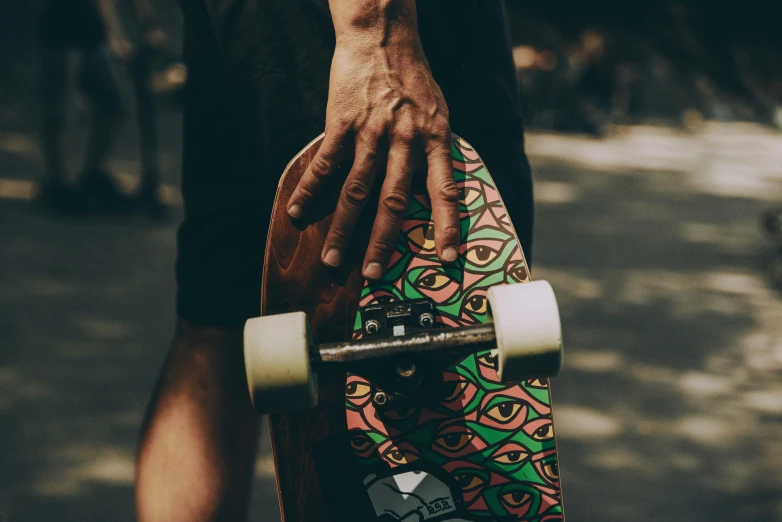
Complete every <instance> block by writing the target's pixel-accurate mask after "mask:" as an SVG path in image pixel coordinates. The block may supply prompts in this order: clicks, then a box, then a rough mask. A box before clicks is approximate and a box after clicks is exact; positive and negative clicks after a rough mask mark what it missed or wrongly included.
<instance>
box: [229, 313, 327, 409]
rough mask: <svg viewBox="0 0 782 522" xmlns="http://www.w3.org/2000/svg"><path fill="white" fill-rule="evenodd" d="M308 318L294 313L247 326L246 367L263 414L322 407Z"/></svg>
mask: <svg viewBox="0 0 782 522" xmlns="http://www.w3.org/2000/svg"><path fill="white" fill-rule="evenodd" d="M311 345H312V339H311V336H310V331H309V325H308V323H307V315H306V314H304V313H303V312H293V313H289V314H281V315H268V316H265V317H256V318H254V319H250V320H248V321H247V323H245V325H244V365H245V369H246V371H247V384H248V386H249V388H250V397H251V399H252V401H253V405H254V406H255V409H256V410H257V411H258V412H259V413H283V412H287V411H296V410H306V409H309V408H314V407H315V406H317V405H318V377H317V374H314V373H313V372H312V367H311V365H310V354H309V349H310V346H311Z"/></svg>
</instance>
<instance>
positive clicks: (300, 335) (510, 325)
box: [244, 281, 562, 413]
mask: <svg viewBox="0 0 782 522" xmlns="http://www.w3.org/2000/svg"><path fill="white" fill-rule="evenodd" d="M488 300H489V306H490V309H491V318H492V320H491V321H490V322H488V323H485V324H477V325H474V326H465V327H460V328H439V327H436V326H437V321H436V312H435V308H434V306H433V304H432V303H431V302H430V301H429V300H427V299H417V300H412V301H400V302H391V303H385V304H377V305H370V306H367V307H364V308H362V309H361V318H362V321H363V331H364V334H365V335H364V337H363V338H361V339H358V340H353V341H347V342H338V343H325V344H314V343H312V340H311V337H310V332H309V327H308V323H307V317H306V315H305V314H304V313H302V312H293V313H288V314H281V315H276V316H265V317H259V318H254V319H250V320H249V321H247V324H246V325H245V329H244V347H245V366H246V370H247V380H248V384H249V386H250V395H251V397H252V399H253V403H254V404H255V407H256V409H258V410H259V411H260V412H262V413H271V412H277V411H288V410H296V409H306V408H310V407H314V406H316V405H317V373H318V372H319V371H325V370H327V369H329V368H335V369H336V368H339V369H340V370H342V371H348V372H355V373H360V374H361V375H362V376H366V377H367V378H369V379H370V380H371V381H372V382H374V383H376V384H377V385H379V388H380V389H381V390H385V391H378V390H376V391H375V393H374V395H373V401H374V402H375V404H376V405H378V406H385V405H386V404H388V403H389V402H391V401H392V400H393V398H394V397H398V396H408V395H409V396H414V395H420V394H426V393H428V392H429V391H430V390H431V386H434V385H435V383H432V382H431V381H432V379H427V375H428V374H429V373H430V372H429V368H431V367H437V366H438V364H440V363H439V361H442V364H446V361H451V362H452V361H454V360H455V359H456V358H458V357H459V356H462V357H464V356H467V355H469V354H472V353H477V352H482V351H487V350H491V351H492V354H493V355H494V357H495V361H496V363H495V364H496V367H497V372H498V374H499V376H500V378H501V379H502V380H503V381H505V382H518V381H522V380H524V379H529V378H532V377H550V376H554V375H556V374H557V373H559V370H560V369H561V366H562V332H561V328H560V320H559V311H558V307H557V303H556V298H555V296H554V292H553V290H552V289H551V286H550V285H549V284H548V283H547V282H545V281H537V282H533V283H527V284H523V285H497V286H494V287H492V288H491V289H489V292H488Z"/></svg>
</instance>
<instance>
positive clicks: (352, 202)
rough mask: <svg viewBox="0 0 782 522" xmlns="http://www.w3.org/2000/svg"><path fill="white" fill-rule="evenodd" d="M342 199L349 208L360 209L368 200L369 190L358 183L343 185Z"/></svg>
mask: <svg viewBox="0 0 782 522" xmlns="http://www.w3.org/2000/svg"><path fill="white" fill-rule="evenodd" d="M342 199H343V201H344V202H345V203H346V204H347V205H348V206H350V207H360V206H363V205H364V203H366V201H367V199H369V188H368V187H367V186H366V184H364V183H361V182H358V181H349V182H347V183H345V186H344V187H343V189H342Z"/></svg>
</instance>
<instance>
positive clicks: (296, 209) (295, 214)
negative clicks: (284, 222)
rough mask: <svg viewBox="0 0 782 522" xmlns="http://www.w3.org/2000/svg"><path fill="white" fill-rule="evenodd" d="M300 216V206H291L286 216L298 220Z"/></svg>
mask: <svg viewBox="0 0 782 522" xmlns="http://www.w3.org/2000/svg"><path fill="white" fill-rule="evenodd" d="M301 214H302V208H301V205H291V207H290V208H289V209H288V215H289V216H290V217H292V218H294V219H299V218H300V217H301Z"/></svg>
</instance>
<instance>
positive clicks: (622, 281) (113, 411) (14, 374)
mask: <svg viewBox="0 0 782 522" xmlns="http://www.w3.org/2000/svg"><path fill="white" fill-rule="evenodd" d="M6 138H7V137H6ZM25 139H27V140H28V141H25ZM20 140H21V141H20ZM30 140H31V138H30V137H27V138H24V137H18V136H17V139H16V141H13V140H12V141H11V143H16V145H17V146H16V147H8V146H7V144H8V143H9V142H8V140H7V139H6V140H5V141H3V140H0V144H2V143H6V147H5V149H4V150H3V151H2V152H0V154H2V159H3V163H2V164H3V172H2V173H1V175H0V177H2V178H3V179H6V180H7V179H11V180H13V181H16V182H19V183H21V182H29V181H30V180H31V179H33V178H34V177H35V176H37V173H38V172H40V165H38V164H37V163H36V161H37V160H36V159H35V158H36V155H35V153H34V146H32V147H31V146H28V147H25V146H21V148H20V146H19V145H20V144H22V145H24V144H25V143H28V145H29V141H30ZM0 148H2V147H0ZM11 149H13V150H11ZM528 149H529V152H530V156H531V159H532V163H533V165H534V170H535V176H536V180H537V195H536V197H537V200H538V221H537V228H536V234H537V235H536V253H535V259H536V263H537V265H536V266H535V267H534V271H533V275H534V276H535V277H536V278H545V279H548V280H550V281H551V282H552V284H553V285H554V287H555V289H556V290H557V292H558V295H559V299H560V304H561V308H562V313H563V321H564V324H565V329H566V330H565V335H566V342H567V350H568V351H567V355H566V360H565V363H566V368H565V371H564V372H563V373H562V375H561V376H560V377H558V378H557V379H555V380H554V381H553V386H552V388H553V394H554V411H555V419H556V426H557V432H558V441H559V448H560V460H561V468H562V476H563V486H564V499H565V507H566V510H567V512H568V515H569V518H570V520H577V521H595V522H612V521H617V522H618V521H625V520H628V519H633V520H644V521H669V520H689V521H704V522H705V521H713V520H726V521H727V520H757V521H782V503H781V502H780V498H782V481H781V480H780V478H779V477H782V438H780V436H779V433H780V432H782V431H781V430H782V384H780V382H782V381H780V378H779V377H780V373H782V306H780V301H779V297H778V296H777V295H776V294H774V293H773V292H772V291H771V290H769V289H768V288H767V286H766V284H765V282H764V280H763V278H762V276H761V273H760V271H759V267H760V265H761V262H762V259H763V257H764V256H765V255H766V253H767V251H768V250H769V247H768V246H767V245H765V244H764V243H763V240H762V238H761V236H760V234H759V233H758V228H757V219H758V217H757V216H758V214H759V212H760V211H761V210H762V209H764V208H766V207H767V206H769V205H771V204H773V203H776V202H779V201H782V169H780V167H779V165H781V164H782V137H780V136H779V135H777V134H774V133H771V132H768V131H764V130H761V129H759V128H754V127H750V126H738V125H733V126H718V125H714V126H708V127H706V128H704V129H702V131H701V132H699V133H697V134H683V133H679V132H675V131H672V130H670V129H662V128H654V127H636V128H630V129H624V130H621V129H620V130H619V131H618V132H617V133H616V134H614V135H613V136H612V137H611V138H609V139H606V140H602V141H596V140H590V139H586V138H584V139H582V138H579V137H573V136H571V137H563V136H559V135H553V134H550V135H549V134H532V135H530V137H529V140H528ZM25 151H27V152H25ZM129 154H130V153H129ZM120 156H121V155H120ZM11 158H13V161H14V163H11V161H12V159H11ZM6 159H8V161H6ZM167 161H169V168H168V169H167V172H169V178H168V179H167V183H168V184H169V185H171V186H175V185H176V183H177V181H176V176H175V175H174V174H170V173H172V172H176V171H177V170H178V167H177V166H176V161H175V159H170V160H167ZM6 165H14V169H13V171H12V170H10V169H9V168H8V167H6ZM115 167H116V170H118V171H120V172H121V171H122V170H123V169H124V168H125V164H124V163H122V160H119V161H118V162H117V163H116V165H115ZM12 186H16V185H12V184H8V183H5V184H3V183H0V193H2V194H0V236H2V245H3V249H2V252H3V255H2V256H0V288H2V292H1V293H0V310H2V314H0V344H1V345H2V347H3V349H2V351H0V440H2V441H3V451H2V452H0V519H1V520H11V521H13V520H51V519H57V520H59V521H61V522H68V521H76V520H90V519H98V520H100V519H111V520H117V521H131V520H133V519H134V513H133V491H132V479H133V454H134V449H135V443H136V436H137V433H138V429H139V424H140V422H141V418H142V415H143V411H144V407H145V404H146V401H147V398H148V395H149V393H150V390H151V388H152V384H153V382H154V379H155V376H156V373H157V371H158V368H159V366H160V364H161V362H162V359H163V356H164V353H165V349H166V345H167V342H168V339H169V336H170V335H171V333H172V330H173V320H174V301H173V295H174V283H173V268H174V259H175V226H176V221H177V220H178V218H179V217H180V216H179V215H178V213H179V208H178V207H175V209H174V211H175V213H177V216H176V218H175V219H174V220H173V221H172V222H171V223H168V224H165V225H160V226H155V225H150V224H148V223H145V222H143V221H141V220H136V221H133V222H126V223H122V222H113V223H112V222H93V221H85V222H64V221H59V220H53V219H51V218H48V217H46V216H44V215H42V214H40V213H39V212H38V211H37V210H36V209H35V208H34V204H33V203H32V202H31V201H28V200H27V197H28V196H29V194H28V193H26V192H24V191H21V192H20V191H16V192H14V191H13V190H10V189H9V188H8V187H12ZM4 187H5V188H4ZM4 191H5V192H4ZM262 444H263V455H262V456H261V458H260V459H259V462H258V466H257V470H258V473H257V477H258V480H257V482H256V485H255V489H254V497H253V507H252V520H262V521H275V520H278V515H277V513H276V492H275V488H274V482H273V468H272V465H271V461H270V458H269V453H268V442H267V441H266V440H265V439H264V441H263V443H262Z"/></svg>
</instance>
